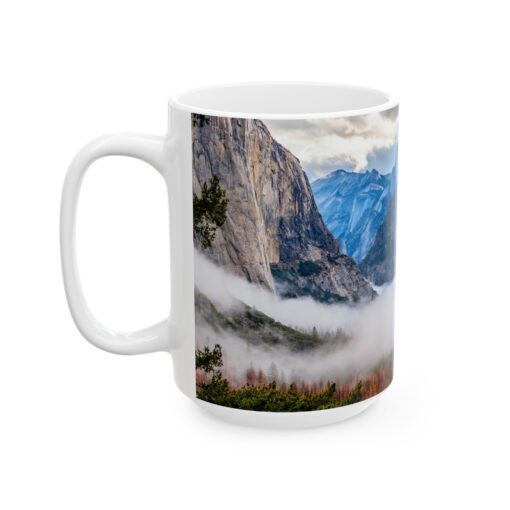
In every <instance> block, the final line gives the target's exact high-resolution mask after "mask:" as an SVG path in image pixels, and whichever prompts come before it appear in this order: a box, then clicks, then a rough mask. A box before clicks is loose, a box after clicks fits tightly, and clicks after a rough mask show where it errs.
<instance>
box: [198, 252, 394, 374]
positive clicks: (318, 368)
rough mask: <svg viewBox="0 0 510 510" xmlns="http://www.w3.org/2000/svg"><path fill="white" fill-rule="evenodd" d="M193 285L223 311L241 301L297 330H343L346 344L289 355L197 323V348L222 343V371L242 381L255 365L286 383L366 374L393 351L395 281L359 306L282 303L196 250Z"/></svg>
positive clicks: (308, 300)
mask: <svg viewBox="0 0 510 510" xmlns="http://www.w3.org/2000/svg"><path fill="white" fill-rule="evenodd" d="M195 285H196V286H197V288H198V289H199V290H200V291H201V292H202V293H203V294H205V295H206V296H207V297H208V298H209V299H211V300H212V301H213V302H214V304H215V305H216V306H217V307H218V308H219V309H222V310H228V309H230V308H232V307H235V306H239V303H238V302H239V301H242V302H244V303H246V304H247V305H249V306H254V307H256V308H257V310H260V311H261V312H263V313H265V314H266V315H268V316H270V317H272V318H273V319H275V320H277V321H279V322H281V323H283V324H286V325H288V326H290V327H293V328H295V329H299V330H302V331H306V332H310V331H311V330H312V328H313V327H315V328H316V329H317V332H318V334H319V336H320V334H321V333H325V332H335V331H337V330H339V329H341V330H342V331H343V332H344V333H345V334H346V335H347V336H348V337H349V338H350V340H349V341H348V342H345V341H338V342H337V343H335V342H333V343H331V341H330V343H328V344H326V345H325V346H324V347H321V348H318V349H316V350H314V351H312V352H310V351H308V352H306V353H302V352H299V353H296V352H290V351H289V350H288V349H286V348H285V347H282V346H279V347H266V346H253V345H250V344H248V342H246V341H245V340H244V339H242V338H238V337H236V336H234V335H232V334H231V333H227V332H221V333H220V334H218V333H216V332H215V331H213V330H212V329H211V328H210V327H207V325H204V324H201V325H198V324H197V331H196V337H197V342H198V345H199V347H203V346H204V345H209V346H213V345H214V344H216V343H218V344H220V345H221V346H222V349H223V361H224V371H225V373H226V374H228V375H229V376H230V377H235V378H236V379H238V380H239V381H242V380H243V379H244V377H245V374H246V370H247V369H248V368H249V367H250V366H251V367H253V368H255V369H256V370H258V369H262V370H263V371H264V372H265V373H266V374H267V372H268V370H269V367H270V366H271V363H273V362H274V363H275V364H276V366H277V368H278V373H279V377H280V378H282V377H283V379H284V380H285V381H286V382H291V381H293V380H303V381H305V382H318V381H327V380H328V379H330V380H338V379H342V378H344V377H351V376H356V375H360V376H361V375H363V374H364V373H366V372H368V371H370V370H371V369H373V368H374V367H375V366H376V365H377V364H378V363H379V362H380V361H381V360H382V359H384V358H385V357H386V356H387V355H389V354H390V353H391V352H392V350H393V300H394V285H393V283H392V284H390V285H387V286H385V287H383V288H378V292H379V296H378V297H377V298H375V299H374V300H373V301H372V302H371V303H367V304H360V305H345V304H323V303H319V302H317V301H314V300H313V299H311V298H297V299H282V298H280V297H278V296H276V295H275V294H273V293H272V292H270V291H268V290H266V289H264V288H261V287H259V286H258V285H254V284H251V283H249V282H247V281H246V280H244V279H243V278H241V277H239V276H236V275H233V274H231V273H228V272H227V271H225V270H224V269H222V268H220V267H218V266H217V265H215V264H214V263H212V262H211V261H210V260H208V259H207V258H205V257H204V256H203V255H202V254H200V253H199V252H198V251H195Z"/></svg>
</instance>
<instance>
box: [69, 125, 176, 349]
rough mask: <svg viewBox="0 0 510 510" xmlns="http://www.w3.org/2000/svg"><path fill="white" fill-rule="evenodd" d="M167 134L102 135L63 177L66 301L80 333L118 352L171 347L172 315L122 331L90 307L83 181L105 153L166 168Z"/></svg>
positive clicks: (79, 153)
mask: <svg viewBox="0 0 510 510" xmlns="http://www.w3.org/2000/svg"><path fill="white" fill-rule="evenodd" d="M164 140H165V139H164V137H162V136H150V135H143V134H130V133H119V134H111V135H106V136H102V137H100V138H97V139H95V140H93V141H92V142H90V143H89V144H88V145H86V146H85V147H84V148H83V149H82V150H81V151H80V152H78V154H77V155H76V156H75V157H74V159H73V161H72V162H71V165H70V166H69V169H68V171H67V175H66V178H65V181H64V188H63V190H62V203H61V208H60V252H61V257H62V273H63V277H64V286H65V291H66V296H67V302H68V305H69V308H70V310H71V315H72V317H73V320H74V322H75V324H76V326H77V328H78V329H79V330H80V332H81V334H82V335H83V336H84V337H85V338H86V339H87V340H88V341H89V342H90V343H91V344H93V345H95V346H96V347H99V348H100V349H104V350H105V351H109V352H113V353H117V354H142V353H146V352H154V351H165V350H169V341H170V338H169V329H170V328H169V319H168V318H167V319H166V320H164V321H162V322H159V323H157V324H154V325H152V326H150V327H148V328H145V329H142V330H140V331H134V332H130V333H121V332H118V331H113V330H111V329H109V328H107V327H105V326H103V325H102V324H101V323H100V322H99V321H98V320H97V319H96V318H95V317H94V315H93V314H92V312H91V311H90V309H89V307H88V305H87V302H86V300H85V297H84V295H83V290H82V287H81V284H80V278H79V273H78V265H77V260H76V210H77V206H78V197H79V194H80V188H81V183H82V181H83V177H84V175H85V172H86V171H87V169H88V168H89V167H90V165H91V164H92V163H93V162H94V161H96V160H97V159H99V158H103V157H105V156H128V157H132V158H137V159H140V160H142V161H145V162H146V163H149V165H151V166H153V167H154V168H155V169H156V170H157V171H158V172H160V173H161V174H162V173H163V169H164V157H163V156H164V145H165V144H164Z"/></svg>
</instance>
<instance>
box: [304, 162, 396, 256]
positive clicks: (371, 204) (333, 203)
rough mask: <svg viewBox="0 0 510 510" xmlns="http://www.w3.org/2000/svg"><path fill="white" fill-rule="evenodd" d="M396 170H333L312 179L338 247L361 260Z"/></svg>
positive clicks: (384, 208) (389, 197)
mask: <svg viewBox="0 0 510 510" xmlns="http://www.w3.org/2000/svg"><path fill="white" fill-rule="evenodd" d="M395 176H396V170H395V169H394V170H393V172H391V173H389V174H386V175H382V174H380V173H379V172H378V171H377V170H370V171H366V172H362V173H358V172H349V171H346V170H335V171H334V172H331V173H330V174H328V175H327V176H326V177H323V178H321V179H317V180H316V181H314V182H313V183H312V185H311V186H312V191H313V194H314V197H315V202H316V203H317V207H318V208H319V211H320V213H321V215H322V218H323V219H324V222H325V223H326V225H327V227H328V228H329V230H330V231H331V233H332V234H333V235H334V236H335V238H336V239H337V241H338V244H339V247H340V251H341V252H342V253H345V254H346V255H349V256H350V257H352V258H353V259H354V260H355V261H356V262H357V263H361V262H362V261H363V259H365V257H366V256H367V254H368V253H369V251H370V248H372V246H373V244H374V241H375V240H376V235H377V232H378V230H379V229H380V228H381V227H382V225H383V222H384V219H385V217H386V215H387V212H388V208H389V206H390V205H391V203H392V199H393V196H394V194H395Z"/></svg>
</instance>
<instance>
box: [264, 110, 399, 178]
mask: <svg viewBox="0 0 510 510" xmlns="http://www.w3.org/2000/svg"><path fill="white" fill-rule="evenodd" d="M265 124H266V125H267V127H268V128H269V130H270V131H271V134H272V135H273V137H274V138H275V139H276V140H277V141H278V142H280V143H281V144H282V145H283V146H284V147H286V148H287V149H289V150H290V151H291V152H292V153H293V154H294V155H295V156H297V157H298V158H299V160H300V161H301V164H302V165H303V168H304V170H305V171H306V173H307V174H308V177H309V179H310V181H314V180H315V179H317V178H319V177H323V176H324V175H327V174H328V173H329V172H331V171H333V170H337V169H338V168H343V169H345V170H352V171H354V172H363V171H365V170H371V169H372V168H375V169H376V170H379V171H380V172H381V173H388V172H391V170H392V168H393V165H394V163H395V161H396V155H397V129H398V110H397V109H396V108H394V109H393V110H388V111H386V112H382V113H373V114H370V115H360V116H357V117H345V118H338V119H318V120H266V121H265Z"/></svg>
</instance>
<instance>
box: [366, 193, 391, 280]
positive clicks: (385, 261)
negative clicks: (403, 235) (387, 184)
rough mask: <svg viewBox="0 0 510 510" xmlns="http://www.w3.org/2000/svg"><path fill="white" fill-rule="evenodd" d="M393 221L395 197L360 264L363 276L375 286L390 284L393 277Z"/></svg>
mask: <svg viewBox="0 0 510 510" xmlns="http://www.w3.org/2000/svg"><path fill="white" fill-rule="evenodd" d="M395 220H396V197H393V199H392V201H391V202H390V204H389V206H388V212H387V213H386V217H385V218H384V221H383V224H382V225H381V226H380V227H379V230H378V231H377V235H376V236H375V241H374V244H373V245H372V247H371V248H370V251H369V252H368V254H367V256H366V257H365V258H364V259H363V261H362V262H361V264H360V269H361V271H362V272H363V274H364V275H365V276H366V277H367V278H368V279H369V280H370V281H371V282H373V283H374V284H375V285H383V284H385V283H388V282H391V281H392V280H393V278H394V277H395Z"/></svg>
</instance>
